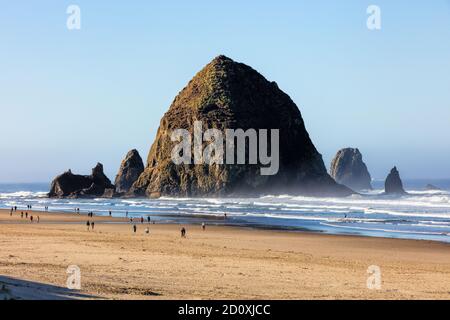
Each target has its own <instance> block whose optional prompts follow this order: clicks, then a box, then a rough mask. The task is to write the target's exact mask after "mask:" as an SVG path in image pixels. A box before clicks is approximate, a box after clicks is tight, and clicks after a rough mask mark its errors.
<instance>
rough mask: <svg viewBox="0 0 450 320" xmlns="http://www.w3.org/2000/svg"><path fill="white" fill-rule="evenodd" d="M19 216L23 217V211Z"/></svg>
mask: <svg viewBox="0 0 450 320" xmlns="http://www.w3.org/2000/svg"><path fill="white" fill-rule="evenodd" d="M20 218H22V219H23V211H22V212H21V213H20Z"/></svg>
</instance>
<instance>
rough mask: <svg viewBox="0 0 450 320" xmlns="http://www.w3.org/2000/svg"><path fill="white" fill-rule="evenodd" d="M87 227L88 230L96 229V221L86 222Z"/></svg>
mask: <svg viewBox="0 0 450 320" xmlns="http://www.w3.org/2000/svg"><path fill="white" fill-rule="evenodd" d="M86 227H87V231H89V230H92V231H94V227H95V222H94V221H89V220H88V221H87V222H86Z"/></svg>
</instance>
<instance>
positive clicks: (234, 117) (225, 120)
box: [131, 56, 353, 197]
mask: <svg viewBox="0 0 450 320" xmlns="http://www.w3.org/2000/svg"><path fill="white" fill-rule="evenodd" d="M195 121H201V122H202V124H203V130H207V129H211V128H214V129H218V130H220V131H221V132H224V131H225V130H226V129H234V130H237V129H242V130H244V131H247V130H249V129H254V130H256V131H258V129H267V130H271V129H279V142H280V143H279V155H280V157H279V160H280V162H279V170H278V173H277V174H275V175H272V176H269V175H265V176H263V175H261V173H260V169H261V165H259V164H252V165H248V164H245V165H238V164H212V165H208V164H202V165H200V164H197V165H195V164H182V165H176V164H175V163H174V162H173V161H172V159H171V152H172V150H173V149H174V147H175V146H176V145H177V144H178V142H174V141H172V140H171V134H172V132H173V131H174V130H176V129H185V130H187V131H189V133H190V134H191V136H193V131H194V128H193V127H194V122H195ZM268 135H269V140H270V133H269V134H268ZM207 146H208V143H206V142H203V145H202V150H203V149H204V148H206V147H207ZM269 146H270V144H269ZM247 151H248V149H247ZM234 156H236V151H235V154H234ZM131 192H132V193H133V194H134V195H135V196H149V197H160V196H175V197H180V196H191V197H195V196H243V195H261V194H283V193H289V194H307V195H335V196H347V195H350V194H352V193H353V192H352V191H351V190H350V189H348V188H347V187H345V186H342V185H339V184H337V183H336V182H335V181H334V180H333V179H332V178H331V177H330V176H329V175H328V173H327V171H326V168H325V165H324V163H323V160H322V156H321V155H320V154H319V152H318V151H317V150H316V148H315V147H314V145H313V143H312V141H311V139H310V137H309V134H308V132H307V131H306V129H305V124H304V122H303V119H302V116H301V113H300V110H299V109H298V107H297V106H296V105H295V103H294V102H293V101H292V100H291V98H290V97H289V96H288V95H287V94H286V93H284V92H283V91H281V90H280V89H279V88H278V85H277V84H276V83H275V82H269V81H268V80H266V79H265V78H264V77H263V76H262V75H261V74H259V73H258V72H257V71H255V70H254V69H252V68H251V67H249V66H247V65H245V64H242V63H237V62H235V61H233V60H231V59H230V58H227V57H225V56H219V57H217V58H215V59H214V60H213V61H212V62H210V63H209V64H208V65H207V66H206V67H205V68H204V69H203V70H201V71H200V72H199V73H198V74H197V75H196V76H195V77H194V78H193V79H192V80H191V81H190V82H189V84H188V85H187V86H186V87H185V88H184V89H183V90H182V91H181V92H180V93H179V95H178V96H177V97H176V98H175V100H174V101H173V103H172V105H171V106H170V108H169V110H168V112H167V113H166V114H165V115H164V117H163V118H162V119H161V123H160V127H159V129H158V133H157V136H156V139H155V141H154V143H153V145H152V147H151V149H150V152H149V155H148V158H147V166H146V168H145V170H144V172H143V173H142V174H141V175H140V177H139V179H138V180H137V181H136V182H135V183H134V184H133V187H132V189H131Z"/></svg>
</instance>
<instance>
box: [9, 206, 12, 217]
mask: <svg viewBox="0 0 450 320" xmlns="http://www.w3.org/2000/svg"><path fill="white" fill-rule="evenodd" d="M12 213H13V208H11V212H10V213H9V216H10V217H12Z"/></svg>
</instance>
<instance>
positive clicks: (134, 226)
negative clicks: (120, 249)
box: [133, 224, 137, 233]
mask: <svg viewBox="0 0 450 320" xmlns="http://www.w3.org/2000/svg"><path fill="white" fill-rule="evenodd" d="M136 231H137V227H136V225H135V224H133V232H134V233H136Z"/></svg>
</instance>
